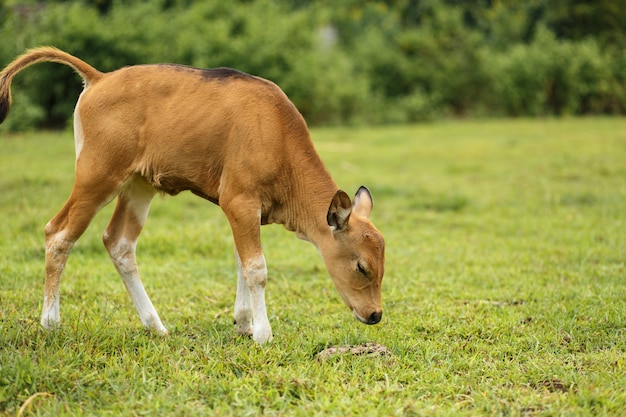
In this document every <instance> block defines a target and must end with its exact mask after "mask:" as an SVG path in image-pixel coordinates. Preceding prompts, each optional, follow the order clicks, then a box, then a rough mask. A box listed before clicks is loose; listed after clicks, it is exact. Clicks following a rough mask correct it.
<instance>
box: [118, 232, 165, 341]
mask: <svg viewBox="0 0 626 417" xmlns="http://www.w3.org/2000/svg"><path fill="white" fill-rule="evenodd" d="M135 245H136V243H135V242H129V241H128V240H126V239H124V238H122V239H121V240H120V241H119V242H118V243H117V245H116V246H115V247H113V248H112V249H110V250H109V255H110V256H111V259H112V260H113V264H114V265H115V267H116V268H117V270H118V272H119V273H120V275H121V276H122V281H123V282H124V285H125V286H126V290H127V291H128V294H129V295H130V298H131V300H132V301H133V304H134V305H135V309H136V310H137V313H138V314H139V319H140V320H141V323H142V324H143V325H144V326H145V327H147V328H150V329H152V330H154V331H155V332H157V333H158V334H160V335H167V334H168V331H167V329H166V328H165V326H163V323H162V322H161V318H160V317H159V314H158V313H157V312H156V309H155V308H154V305H153V304H152V301H150V297H148V294H147V293H146V290H145V288H144V286H143V284H142V282H141V278H140V277H139V271H138V269H137V261H136V258H135Z"/></svg>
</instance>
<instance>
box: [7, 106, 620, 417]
mask: <svg viewBox="0 0 626 417" xmlns="http://www.w3.org/2000/svg"><path fill="white" fill-rule="evenodd" d="M312 136H313V140H314V142H315V143H316V146H317V149H318V151H319V153H320V154H321V156H322V159H323V160H324V161H325V162H326V165H327V166H328V168H329V170H330V171H331V173H332V174H333V176H334V178H335V180H336V181H337V183H338V184H339V186H340V187H342V188H344V189H345V190H347V191H348V192H349V194H351V195H352V194H354V192H355V191H356V190H357V188H358V187H359V186H360V185H362V184H363V185H366V186H368V187H369V188H370V190H371V191H372V194H373V196H374V211H373V214H372V219H373V221H374V223H375V224H376V225H377V226H378V228H379V229H380V230H381V231H382V232H383V233H384V234H385V237H386V241H387V264H386V275H385V279H384V282H383V297H384V298H383V301H384V307H385V314H384V317H383V320H382V322H381V323H380V324H379V325H377V326H365V325H362V324H360V323H358V322H357V321H356V320H355V319H354V318H353V317H352V314H351V313H350V312H349V311H348V310H347V308H346V307H344V306H343V304H342V303H341V300H340V298H339V296H338V295H337V294H336V291H335V289H334V287H333V284H332V282H331V280H330V278H329V277H328V275H327V272H326V271H325V269H324V266H323V263H322V261H321V259H320V257H319V255H318V253H317V251H316V250H315V248H314V247H313V246H311V245H310V244H308V243H306V242H302V241H299V240H298V239H297V238H296V237H295V235H293V234H292V233H289V232H287V231H286V230H284V229H283V228H282V227H281V226H276V225H272V226H266V227H264V228H263V238H264V248H265V255H266V259H267V262H268V269H269V283H268V287H267V303H268V312H269V318H270V322H271V324H272V327H273V331H274V340H273V342H271V343H270V344H268V345H265V346H262V347H259V346H257V345H255V344H254V343H253V342H252V340H250V339H247V338H240V337H238V336H237V335H236V333H235V330H234V326H233V318H232V308H233V304H234V299H235V287H236V274H235V262H234V256H233V247H232V238H231V236H230V231H229V227H228V223H227V221H226V219H225V217H224V216H223V215H222V213H221V211H220V210H219V208H218V207H216V206H213V205H211V204H210V203H208V202H206V201H204V200H202V199H199V198H197V197H194V196H193V195H191V194H189V193H184V194H182V195H180V196H177V197H157V198H155V200H154V202H153V205H152V209H151V214H150V217H149V219H148V222H147V224H146V227H145V229H144V232H143V234H142V237H141V239H140V241H139V247H138V259H139V264H140V270H141V271H142V274H143V281H144V284H145V286H146V289H147V291H148V293H149V294H150V296H151V298H152V301H153V302H154V304H155V306H156V308H157V310H158V311H159V313H160V315H161V318H162V319H163V321H164V324H165V325H166V326H167V327H168V328H169V330H170V333H171V334H170V336H169V337H167V338H161V337H158V336H156V335H153V334H151V333H149V332H147V331H145V330H144V329H143V328H142V327H141V323H140V322H139V318H138V316H137V314H136V313H135V310H134V308H133V306H132V304H131V302H130V299H129V297H128V295H127V293H126V290H125V289H124V285H123V284H122V282H121V279H120V278H119V276H118V275H117V273H116V272H115V269H114V267H113V265H112V263H111V262H110V260H109V259H108V255H107V253H106V251H105V249H104V247H103V245H102V242H101V234H102V231H103V230H104V228H105V227H106V224H107V222H108V218H109V217H110V215H111V211H112V205H110V206H108V207H106V208H105V209H103V210H102V211H101V213H99V214H98V216H97V217H96V219H95V220H94V222H93V223H92V225H91V226H90V228H89V229H88V230H87V232H86V234H85V235H84V236H83V237H82V239H81V240H80V241H79V242H78V244H77V245H76V247H75V249H74V251H73V253H72V256H71V257H70V260H69V262H68V265H67V268H66V271H65V274H64V277H63V282H62V286H61V320H62V327H61V329H60V330H59V331H56V332H52V333H48V332H44V331H42V330H40V328H39V315H40V312H41V303H42V299H43V272H44V260H43V258H44V242H43V228H44V225H45V224H46V222H47V221H48V220H49V219H50V218H51V217H52V216H53V215H54V214H55V213H56V212H57V210H59V208H60V207H61V205H62V204H63V202H64V201H65V199H66V198H67V196H68V195H69V192H70V189H71V185H72V181H73V175H74V174H73V166H74V144H73V140H72V136H71V133H68V132H64V133H32V134H23V135H16V136H7V135H5V136H3V137H1V138H0V146H1V151H0V218H1V221H0V414H3V413H4V414H6V415H9V416H15V415H18V416H31V415H40V416H44V415H48V416H61V415H68V416H70V415H71V416H73V415H79V416H81V415H84V416H90V415H101V416H118V415H128V416H141V415H150V416H157V415H158V416H168V415H173V416H203V415H215V416H231V415H232V416H257V415H268V416H275V415H293V416H361V415H370V416H376V415H380V416H430V415H433V416H440V415H450V416H476V415H503V416H509V415H510V416H542V415H568V416H587V415H615V416H617V415H623V414H624V413H626V391H625V387H626V267H625V265H626V119H618V118H589V119H562V120H553V119H539V120H501V121H498V120H496V121H467V122H444V123H436V124H429V125H417V126H397V127H380V128H378V127H376V128H369V127H361V128H324V129H314V130H313V131H312ZM367 342H375V343H378V344H381V345H384V346H386V347H387V348H388V349H389V351H390V354H388V355H381V356H367V355H350V354H343V355H336V356H333V357H331V358H330V359H328V360H325V361H320V360H317V358H316V354H317V353H318V352H320V351H322V350H324V349H326V348H328V347H330V346H340V345H341V346H343V345H360V344H363V343H367Z"/></svg>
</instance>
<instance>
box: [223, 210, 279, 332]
mask: <svg viewBox="0 0 626 417" xmlns="http://www.w3.org/2000/svg"><path fill="white" fill-rule="evenodd" d="M220 206H221V207H222V208H223V209H224V212H225V214H226V216H227V217H228V220H229V222H230V225H231V228H232V231H233V238H234V240H235V257H236V259H237V295H236V299H235V322H236V324H237V332H238V333H239V334H242V335H252V338H253V339H254V341H255V342H257V343H259V344H263V343H266V342H269V341H270V340H272V328H271V326H270V322H269V319H268V318H267V309H266V307H265V284H266V283H267V266H266V264H265V257H264V256H263V252H262V249H261V216H260V210H259V209H256V208H254V207H255V204H253V203H250V202H249V201H243V200H242V199H241V198H239V199H234V200H231V201H230V202H229V203H228V204H226V203H224V204H223V205H222V200H220Z"/></svg>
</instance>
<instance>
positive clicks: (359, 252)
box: [321, 187, 385, 324]
mask: <svg viewBox="0 0 626 417" xmlns="http://www.w3.org/2000/svg"><path fill="white" fill-rule="evenodd" d="M372 207H373V201H372V196H371V194H370V192H369V191H368V189H367V188H365V187H361V188H359V191H357V193H356V196H355V197H354V201H353V202H351V201H350V197H348V195H347V194H346V193H345V192H344V191H341V190H339V191H337V193H336V194H335V196H334V197H333V199H332V201H331V203H330V207H329V209H328V214H327V217H326V218H327V221H328V225H329V226H330V228H331V231H332V237H331V239H329V240H330V241H329V242H327V244H326V245H325V247H324V248H323V249H322V250H321V252H322V257H323V258H324V263H325V264H326V268H327V269H328V272H329V273H330V275H331V277H332V279H333V282H334V283H335V286H336V287H337V290H338V291H339V294H340V295H341V298H343V300H344V302H345V303H346V304H347V305H348V307H349V308H350V309H351V310H352V312H353V313H354V316H355V317H356V318H357V319H358V320H359V321H361V322H362V323H366V324H376V323H378V322H379V321H380V319H381V318H382V315H383V309H382V302H381V284H382V279H383V274H384V272H385V240H384V239H383V235H382V234H381V233H380V232H379V231H378V230H377V229H376V227H374V225H373V224H372V223H371V222H370V221H369V216H370V213H371V212H372Z"/></svg>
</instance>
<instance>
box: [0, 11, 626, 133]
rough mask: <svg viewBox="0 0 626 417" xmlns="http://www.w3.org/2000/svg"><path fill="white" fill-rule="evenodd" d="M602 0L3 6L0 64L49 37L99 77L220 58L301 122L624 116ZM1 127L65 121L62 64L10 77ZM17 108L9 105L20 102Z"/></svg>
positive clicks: (68, 103)
mask: <svg viewBox="0 0 626 417" xmlns="http://www.w3.org/2000/svg"><path fill="white" fill-rule="evenodd" d="M616 4H617V3H616V2H614V1H612V0H555V1H553V2H545V1H543V0H528V1H526V2H518V1H513V0H500V1H495V0H381V1H361V0H319V1H312V0H275V1H270V0H237V1H229V2H224V1H221V0H207V1H202V2H195V1H192V0H148V1H138V0H127V1H122V0H83V1H47V2H45V3H44V2H39V1H27V0H5V1H1V0H0V23H1V28H0V36H1V37H2V39H3V42H2V43H0V63H2V64H6V63H8V62H10V61H11V60H12V59H13V58H14V57H15V56H16V55H18V54H20V53H22V52H23V51H24V50H25V49H27V48H30V47H34V46H38V45H53V46H56V47H59V48H61V49H64V50H67V51H68V52H70V53H72V54H75V55H77V56H79V57H81V58H82V59H84V60H86V61H87V62H89V63H91V64H93V65H94V66H96V67H97V68H98V69H100V70H103V71H111V70H115V69H117V68H120V67H122V66H126V65H133V64H139V63H156V62H175V63H181V64H187V65H194V66H199V67H218V66H230V67H235V68H237V69H240V70H243V71H246V72H249V73H252V74H255V75H259V76H262V77H265V78H268V79H271V80H273V81H275V82H276V83H277V84H278V85H280V86H281V87H282V88H283V89H284V90H285V92H286V93H287V94H288V95H289V96H290V98H291V99H292V100H293V101H294V103H295V104H296V106H297V107H298V108H299V109H300V111H301V112H302V113H303V114H304V116H305V117H306V119H307V120H308V121H309V123H311V124H340V123H388V122H414V121H421V120H430V119H433V118H439V117H450V116H452V117H458V116H462V117H471V116H489V115H497V116H502V115H509V116H510V115H512V116H538V115H562V114H598V113H609V114H623V113H625V112H626V90H625V85H626V80H625V77H626V71H625V69H626V53H625V52H624V51H626V8H623V7H621V8H620V7H618V6H617V5H616ZM13 90H14V91H16V92H17V91H19V94H20V96H17V94H16V100H15V102H16V105H15V106H14V108H13V109H12V115H11V117H9V118H8V120H7V122H6V124H5V125H4V128H5V129H6V128H13V129H21V128H23V127H24V126H28V125H31V126H48V127H61V126H64V125H66V124H67V122H68V120H69V115H71V113H72V109H73V106H74V105H75V102H76V98H77V96H78V94H79V93H80V90H81V85H80V82H79V81H78V80H77V76H76V75H75V74H73V73H72V71H71V70H69V69H68V68H66V67H63V66H59V65H54V64H49V65H48V64H46V65H40V66H36V67H34V68H33V69H29V70H28V71H25V72H24V73H22V74H20V76H19V77H17V78H16V80H15V86H14V89H13ZM20 101H21V102H22V103H21V104H18V102H20Z"/></svg>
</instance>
